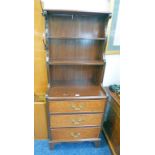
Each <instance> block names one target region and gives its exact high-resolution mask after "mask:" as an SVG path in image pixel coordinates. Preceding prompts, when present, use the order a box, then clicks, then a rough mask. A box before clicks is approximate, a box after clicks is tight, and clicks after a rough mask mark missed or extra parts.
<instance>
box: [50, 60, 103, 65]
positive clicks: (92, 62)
mask: <svg viewBox="0 0 155 155" xmlns="http://www.w3.org/2000/svg"><path fill="white" fill-rule="evenodd" d="M104 63H105V62H104V60H51V61H49V64H50V65H104Z"/></svg>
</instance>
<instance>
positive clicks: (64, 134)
mask: <svg viewBox="0 0 155 155" xmlns="http://www.w3.org/2000/svg"><path fill="white" fill-rule="evenodd" d="M99 134H100V128H65V129H52V131H51V135H52V140H60V141H61V140H78V139H89V138H98V137H99Z"/></svg>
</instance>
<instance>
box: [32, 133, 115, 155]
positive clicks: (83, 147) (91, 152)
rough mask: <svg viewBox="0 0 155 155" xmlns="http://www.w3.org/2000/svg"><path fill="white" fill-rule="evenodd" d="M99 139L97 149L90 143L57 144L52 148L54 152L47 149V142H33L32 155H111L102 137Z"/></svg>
mask: <svg viewBox="0 0 155 155" xmlns="http://www.w3.org/2000/svg"><path fill="white" fill-rule="evenodd" d="M101 139H102V141H101V144H100V147H98V148H96V147H95V146H94V143H92V142H80V143H59V144H56V145H55V146H54V150H50V149H49V144H48V140H35V141H34V155H112V154H111V152H110V148H109V146H108V144H107V142H106V140H105V137H104V136H103V135H101Z"/></svg>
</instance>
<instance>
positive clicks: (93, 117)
mask: <svg viewBox="0 0 155 155" xmlns="http://www.w3.org/2000/svg"><path fill="white" fill-rule="evenodd" d="M102 115H103V114H102V113H99V114H73V115H51V116H50V123H51V127H52V128H56V127H57V128H58V127H78V126H100V125H101V121H102Z"/></svg>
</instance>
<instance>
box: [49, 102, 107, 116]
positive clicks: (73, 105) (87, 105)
mask: <svg viewBox="0 0 155 155" xmlns="http://www.w3.org/2000/svg"><path fill="white" fill-rule="evenodd" d="M105 104H106V100H105V99H103V100H78V101H77V100H72V101H53V102H50V103H49V111H50V112H51V113H55V114H56V113H85V112H91V113H92V112H103V111H104V108H105Z"/></svg>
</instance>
